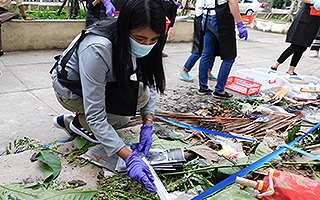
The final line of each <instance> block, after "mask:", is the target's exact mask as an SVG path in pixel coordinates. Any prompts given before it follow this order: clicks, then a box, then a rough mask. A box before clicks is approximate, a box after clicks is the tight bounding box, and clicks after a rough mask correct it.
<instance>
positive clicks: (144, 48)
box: [129, 37, 158, 58]
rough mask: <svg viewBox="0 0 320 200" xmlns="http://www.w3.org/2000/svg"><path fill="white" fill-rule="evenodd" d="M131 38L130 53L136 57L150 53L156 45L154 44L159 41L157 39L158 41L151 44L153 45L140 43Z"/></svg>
mask: <svg viewBox="0 0 320 200" xmlns="http://www.w3.org/2000/svg"><path fill="white" fill-rule="evenodd" d="M129 39H130V45H131V52H130V54H131V55H133V56H134V57H136V58H142V57H144V56H146V55H148V54H149V52H150V51H151V49H152V48H153V47H154V45H156V44H157V42H158V41H157V42H156V43H154V44H151V45H144V44H139V43H138V42H136V41H135V40H134V39H132V38H131V37H129Z"/></svg>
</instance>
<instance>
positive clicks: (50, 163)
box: [36, 149, 61, 187]
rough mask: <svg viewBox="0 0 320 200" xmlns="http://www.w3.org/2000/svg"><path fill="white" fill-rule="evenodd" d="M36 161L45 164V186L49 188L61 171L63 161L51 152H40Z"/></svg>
mask: <svg viewBox="0 0 320 200" xmlns="http://www.w3.org/2000/svg"><path fill="white" fill-rule="evenodd" d="M36 159H38V160H40V161H41V162H42V163H43V173H44V180H43V184H44V185H45V186H46V187H47V186H48V185H49V184H50V183H51V182H52V181H53V180H54V179H55V178H56V177H57V176H58V175H59V174H60V171H61V161H60V158H59V157H58V156H56V155H55V154H54V153H53V152H52V151H50V150H47V149H46V150H40V151H39V152H38V154H37V156H36Z"/></svg>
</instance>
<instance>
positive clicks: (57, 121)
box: [53, 115, 77, 138]
mask: <svg viewBox="0 0 320 200" xmlns="http://www.w3.org/2000/svg"><path fill="white" fill-rule="evenodd" d="M63 119H64V115H61V116H57V117H55V118H53V125H54V126H55V127H56V128H60V129H62V130H64V131H65V132H66V133H67V134H68V135H69V136H70V137H71V138H74V137H76V136H77V134H76V133H74V132H71V131H68V129H67V128H66V125H65V123H64V120H63Z"/></svg>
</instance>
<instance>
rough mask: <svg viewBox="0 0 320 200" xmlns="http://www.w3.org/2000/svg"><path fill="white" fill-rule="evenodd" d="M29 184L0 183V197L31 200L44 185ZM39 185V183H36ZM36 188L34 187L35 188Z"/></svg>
mask: <svg viewBox="0 0 320 200" xmlns="http://www.w3.org/2000/svg"><path fill="white" fill-rule="evenodd" d="M33 186H34V185H31V186H30V184H20V183H10V184H8V185H0V199H2V200H11V199H23V200H29V199H30V200H33V199H34V198H35V197H36V196H37V195H38V194H39V193H41V192H43V191H44V189H45V188H44V187H42V186H41V185H40V187H38V188H36V187H33ZM37 186H39V184H37ZM35 188H36V189H35Z"/></svg>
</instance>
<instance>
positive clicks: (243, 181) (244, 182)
mask: <svg viewBox="0 0 320 200" xmlns="http://www.w3.org/2000/svg"><path fill="white" fill-rule="evenodd" d="M236 183H239V184H240V185H243V186H247V187H251V188H256V186H257V182H256V181H252V180H249V179H246V178H242V177H238V176H237V178H236Z"/></svg>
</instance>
